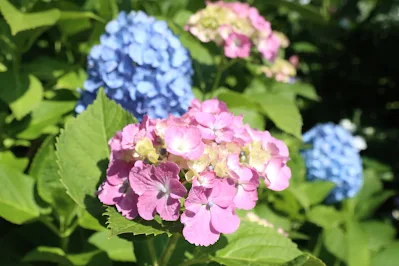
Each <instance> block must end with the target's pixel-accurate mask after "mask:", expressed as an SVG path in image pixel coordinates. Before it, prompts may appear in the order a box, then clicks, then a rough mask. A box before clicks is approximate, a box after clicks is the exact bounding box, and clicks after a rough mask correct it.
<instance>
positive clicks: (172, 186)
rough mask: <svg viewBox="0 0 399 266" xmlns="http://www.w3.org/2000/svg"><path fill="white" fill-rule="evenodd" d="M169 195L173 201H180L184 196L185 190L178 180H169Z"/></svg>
mask: <svg viewBox="0 0 399 266" xmlns="http://www.w3.org/2000/svg"><path fill="white" fill-rule="evenodd" d="M169 193H170V197H171V198H173V199H180V198H183V197H184V196H186V194H187V189H186V188H185V187H184V186H183V185H182V183H180V181H179V180H176V179H170V180H169Z"/></svg>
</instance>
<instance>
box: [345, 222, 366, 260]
mask: <svg viewBox="0 0 399 266" xmlns="http://www.w3.org/2000/svg"><path fill="white" fill-rule="evenodd" d="M346 230H347V238H346V241H347V243H346V246H347V248H348V253H347V254H348V260H347V263H348V266H358V265H362V266H363V265H364V266H368V265H370V251H369V249H368V241H367V234H365V233H364V231H363V230H362V228H361V227H360V225H359V223H358V222H357V221H355V220H354V219H353V218H352V217H350V218H348V221H347V223H346Z"/></svg>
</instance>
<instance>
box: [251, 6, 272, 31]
mask: <svg viewBox="0 0 399 266" xmlns="http://www.w3.org/2000/svg"><path fill="white" fill-rule="evenodd" d="M248 17H249V19H250V20H251V23H252V26H254V28H255V29H257V30H258V31H259V32H260V33H261V35H262V36H266V37H267V36H269V35H270V34H271V33H272V27H271V25H270V22H269V21H266V20H265V18H264V17H262V16H261V15H260V14H259V12H258V10H257V9H256V8H254V7H251V8H250V9H249V12H248Z"/></svg>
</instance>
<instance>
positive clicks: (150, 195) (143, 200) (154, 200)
mask: <svg viewBox="0 0 399 266" xmlns="http://www.w3.org/2000/svg"><path fill="white" fill-rule="evenodd" d="M159 194H160V193H159V192H158V191H145V192H144V193H143V194H142V195H140V196H139V200H138V203H137V208H138V212H139V214H140V217H141V218H143V219H144V220H153V219H154V216H155V210H156V207H157V204H158V197H159V196H158V195H159Z"/></svg>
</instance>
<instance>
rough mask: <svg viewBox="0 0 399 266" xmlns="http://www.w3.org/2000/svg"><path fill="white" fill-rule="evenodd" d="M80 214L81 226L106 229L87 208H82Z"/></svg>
mask: <svg viewBox="0 0 399 266" xmlns="http://www.w3.org/2000/svg"><path fill="white" fill-rule="evenodd" d="M78 216H79V221H78V223H79V226H81V227H83V228H85V229H89V230H93V231H106V230H107V228H105V225H102V224H101V223H100V222H99V221H98V220H97V219H95V218H94V217H93V216H91V215H90V214H89V213H88V212H87V211H86V210H84V209H81V210H80V211H79V212H78Z"/></svg>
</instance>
